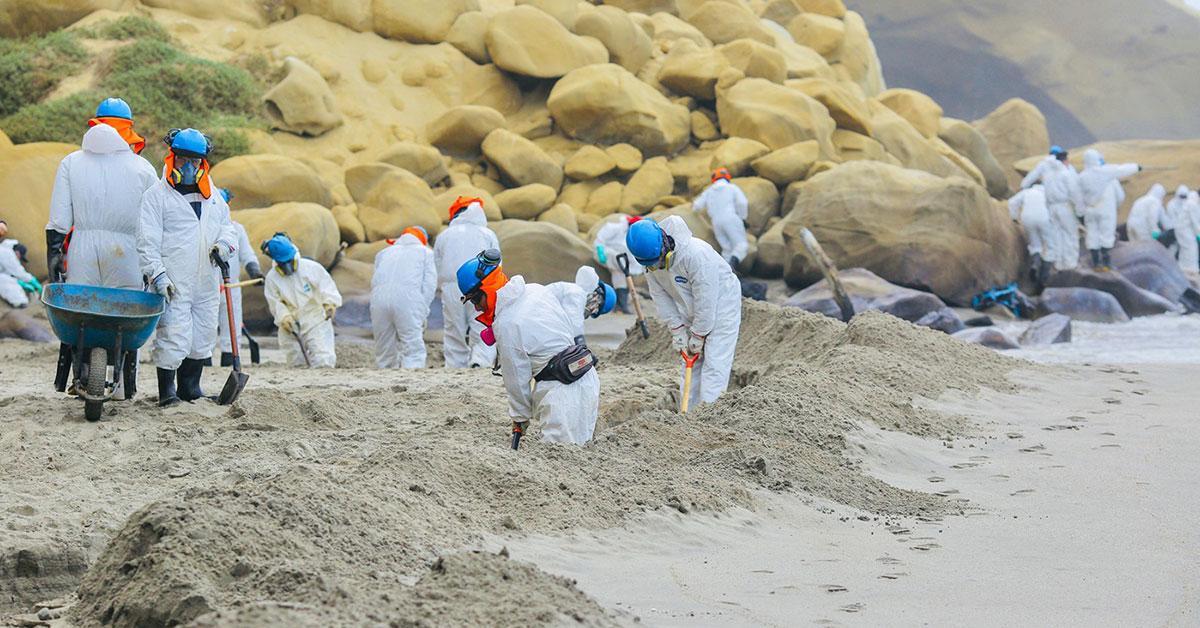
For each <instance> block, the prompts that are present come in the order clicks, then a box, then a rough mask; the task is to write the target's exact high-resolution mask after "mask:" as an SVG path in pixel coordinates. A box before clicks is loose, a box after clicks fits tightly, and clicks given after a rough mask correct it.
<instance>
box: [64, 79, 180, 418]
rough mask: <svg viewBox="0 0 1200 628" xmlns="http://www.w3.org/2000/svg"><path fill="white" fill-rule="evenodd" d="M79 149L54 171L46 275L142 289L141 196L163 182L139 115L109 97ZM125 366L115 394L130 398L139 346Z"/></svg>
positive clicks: (67, 367) (68, 358) (68, 352)
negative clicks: (149, 157) (146, 154)
mask: <svg viewBox="0 0 1200 628" xmlns="http://www.w3.org/2000/svg"><path fill="white" fill-rule="evenodd" d="M88 126H89V127H90V128H89V129H88V131H87V132H86V133H84V134H83V142H82V147H81V148H80V150H77V151H75V152H73V153H71V154H69V155H67V156H66V157H64V158H63V160H62V162H61V163H59V165H58V172H57V173H56V174H55V176H54V189H53V191H52V192H51V194H50V215H49V221H48V222H47V223H46V266H47V269H48V275H47V281H48V282H50V283H54V282H61V281H66V282H67V283H74V284H86V285H91V286H104V287H106V288H124V289H127V290H141V289H142V288H143V286H144V284H143V283H142V272H141V268H140V267H139V262H138V255H137V250H138V240H137V238H138V221H139V215H140V214H139V210H140V207H141V203H142V194H144V193H145V191H146V190H148V189H150V187H151V186H153V185H154V184H155V183H156V182H157V181H158V174H157V173H156V172H155V170H154V166H152V165H150V162H148V161H146V160H145V159H143V158H142V157H141V156H140V155H139V153H141V151H142V149H143V148H144V147H145V145H146V141H145V140H144V139H142V137H141V136H139V135H138V134H137V133H135V132H134V130H133V113H132V112H131V110H130V109H129V105H128V104H126V103H125V101H123V100H121V99H120V98H109V99H107V100H105V101H103V102H101V103H100V106H99V107H97V108H96V115H95V117H93V118H92V119H90V120H88ZM72 356H73V348H72V347H70V346H67V345H60V347H59V352H58V372H57V374H56V376H55V380H54V387H55V390H58V391H59V392H64V391H66V389H67V385H68V379H69V376H70V373H71V363H72V359H73V358H72ZM123 363H124V364H125V365H126V367H125V372H124V375H123V376H122V377H121V378H120V380H121V381H120V384H119V385H118V387H117V389H116V390H115V391H114V392H113V396H114V398H116V399H132V398H133V396H134V393H135V392H136V388H137V363H138V359H137V351H129V352H127V353H126V354H125V356H124V359H123Z"/></svg>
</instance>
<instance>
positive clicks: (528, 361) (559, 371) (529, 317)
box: [457, 249, 616, 446]
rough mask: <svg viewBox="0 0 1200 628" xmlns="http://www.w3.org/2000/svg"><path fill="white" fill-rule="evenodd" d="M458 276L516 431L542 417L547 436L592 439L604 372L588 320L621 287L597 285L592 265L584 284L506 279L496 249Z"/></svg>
mask: <svg viewBox="0 0 1200 628" xmlns="http://www.w3.org/2000/svg"><path fill="white" fill-rule="evenodd" d="M588 270H591V269H588ZM457 280H458V288H459V290H461V291H462V294H463V297H462V298H463V301H464V302H470V303H471V304H473V305H474V306H475V310H476V311H478V312H479V313H480V314H479V317H478V318H477V320H478V321H479V322H480V323H482V324H483V325H484V333H483V334H482V338H483V340H484V342H488V343H494V344H495V345H496V348H497V354H498V356H499V359H500V370H501V373H502V374H503V376H504V388H505V390H507V391H508V403H509V406H508V414H509V416H510V417H511V418H512V421H513V433H514V435H516V436H519V435H520V434H522V433H524V432H525V430H526V429H527V428H528V426H529V421H530V420H532V419H537V420H538V421H540V422H541V424H542V440H544V441H547V442H553V443H574V444H583V443H586V442H588V441H589V440H591V438H592V432H593V431H594V430H595V428H596V417H597V416H598V415H599V412H600V378H599V377H597V375H596V370H595V364H596V360H595V357H594V356H593V355H592V352H591V351H590V350H589V349H588V348H587V345H586V344H585V343H584V338H583V321H584V317H585V316H599V315H600V314H603V313H605V312H608V311H611V310H612V307H613V305H615V303H616V292H614V291H613V290H612V288H611V287H610V286H607V285H605V284H602V283H600V281H599V280H598V279H597V278H596V277H595V271H592V272H591V277H587V275H586V273H580V275H578V276H577V281H582V282H583V283H584V285H583V286H580V285H579V284H578V283H576V284H572V283H566V282H560V283H554V284H550V285H548V286H543V285H539V284H535V283H530V284H527V283H525V278H524V277H521V276H520V275H517V276H515V277H513V278H512V279H509V278H508V277H507V276H506V275H505V274H504V269H503V268H502V267H501V266H500V252H499V251H497V250H495V249H489V250H487V251H484V252H482V253H480V254H479V255H478V256H476V257H475V258H474V259H471V260H468V261H467V262H466V263H464V264H463V265H462V266H461V267H459V269H458V273H457ZM593 282H594V283H593ZM530 380H532V381H533V386H532V388H531V387H530ZM515 444H516V440H515V439H514V446H515Z"/></svg>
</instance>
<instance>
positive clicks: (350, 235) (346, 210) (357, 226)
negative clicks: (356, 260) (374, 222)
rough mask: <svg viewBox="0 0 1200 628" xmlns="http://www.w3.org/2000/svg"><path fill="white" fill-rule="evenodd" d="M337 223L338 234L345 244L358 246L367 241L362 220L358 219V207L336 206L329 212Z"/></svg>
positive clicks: (352, 205)
mask: <svg viewBox="0 0 1200 628" xmlns="http://www.w3.org/2000/svg"><path fill="white" fill-rule="evenodd" d="M330 211H331V212H332V213H333V219H334V221H335V222H337V226H338V234H339V236H340V237H341V239H342V242H345V243H346V244H358V243H360V242H366V241H367V230H366V228H365V227H363V224H362V220H359V218H358V205H355V204H353V203H351V204H349V205H338V206H336V207H334V208H333V209H331V210H330Z"/></svg>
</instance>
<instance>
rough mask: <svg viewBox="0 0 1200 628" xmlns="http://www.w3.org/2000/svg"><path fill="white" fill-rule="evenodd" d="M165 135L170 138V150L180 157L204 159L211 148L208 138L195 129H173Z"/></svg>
mask: <svg viewBox="0 0 1200 628" xmlns="http://www.w3.org/2000/svg"><path fill="white" fill-rule="evenodd" d="M167 137H168V138H169V139H170V142H169V143H170V146H171V152H173V153H175V154H176V155H179V156H181V157H193V158H199V159H205V158H207V157H208V151H209V150H210V149H211V148H212V144H211V143H210V142H209V141H208V138H207V137H206V136H205V135H204V134H203V133H201V132H199V131H197V130H196V129H178V130H174V131H171V132H170V133H169V134H168V136H167Z"/></svg>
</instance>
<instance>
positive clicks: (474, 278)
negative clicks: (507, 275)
mask: <svg viewBox="0 0 1200 628" xmlns="http://www.w3.org/2000/svg"><path fill="white" fill-rule="evenodd" d="M499 267H500V251H497V250H496V249H488V250H486V251H480V253H479V255H476V256H475V257H472V258H471V259H469V260H467V261H465V262H463V265H462V266H459V267H458V272H456V273H455V278H456V279H457V280H458V291H459V292H461V293H462V294H463V297H464V298H465V297H467V296H469V295H470V294H471V293H472V292H475V291H476V290H478V289H479V286H481V285H483V279H484V278H485V277H487V276H488V275H490V274H492V271H494V270H496V269H497V268H499Z"/></svg>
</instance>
